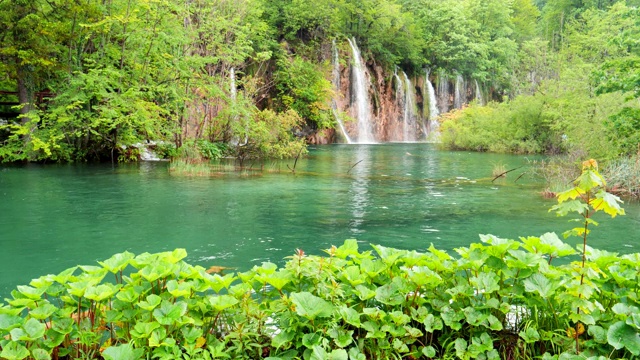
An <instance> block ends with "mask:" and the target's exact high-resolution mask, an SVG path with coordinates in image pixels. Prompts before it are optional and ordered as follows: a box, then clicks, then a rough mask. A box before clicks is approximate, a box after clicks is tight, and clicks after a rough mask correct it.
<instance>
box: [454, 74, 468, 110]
mask: <svg viewBox="0 0 640 360" xmlns="http://www.w3.org/2000/svg"><path fill="white" fill-rule="evenodd" d="M464 87H465V86H464V78H463V77H462V75H458V76H456V87H455V93H454V98H453V106H454V107H455V108H456V109H460V108H461V107H462V104H464Z"/></svg>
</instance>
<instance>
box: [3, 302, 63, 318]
mask: <svg viewBox="0 0 640 360" xmlns="http://www.w3.org/2000/svg"><path fill="white" fill-rule="evenodd" d="M56 310H58V308H57V307H55V306H53V305H51V304H49V303H48V302H45V303H40V304H39V306H38V307H37V308H35V309H33V310H31V311H29V315H31V317H33V318H35V319H38V320H44V319H46V318H48V317H49V316H51V315H52V314H53V313H54V312H56ZM0 316H2V315H0Z"/></svg>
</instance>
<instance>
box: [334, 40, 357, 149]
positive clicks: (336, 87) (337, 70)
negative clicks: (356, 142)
mask: <svg viewBox="0 0 640 360" xmlns="http://www.w3.org/2000/svg"><path fill="white" fill-rule="evenodd" d="M331 46H332V50H333V71H332V75H333V79H332V82H333V89H334V90H335V92H336V94H339V93H340V58H339V56H338V48H337V46H336V41H335V40H332V41H331ZM331 111H332V112H333V116H334V117H335V118H336V122H337V123H338V128H339V129H340V133H342V136H343V137H344V139H345V141H346V142H347V144H351V143H352V141H351V138H350V137H349V134H348V133H347V130H346V129H345V128H344V123H343V122H342V118H340V114H339V112H338V104H337V103H336V99H331Z"/></svg>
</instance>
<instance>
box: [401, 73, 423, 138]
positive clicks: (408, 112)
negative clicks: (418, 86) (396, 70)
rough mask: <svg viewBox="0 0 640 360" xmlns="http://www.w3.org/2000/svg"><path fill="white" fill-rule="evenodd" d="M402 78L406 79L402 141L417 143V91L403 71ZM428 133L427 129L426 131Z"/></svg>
mask: <svg viewBox="0 0 640 360" xmlns="http://www.w3.org/2000/svg"><path fill="white" fill-rule="evenodd" d="M402 76H403V78H404V86H405V91H404V98H405V100H404V111H403V117H402V120H403V127H402V137H403V138H402V140H403V141H416V140H417V137H416V104H415V102H416V101H415V97H416V95H415V90H414V88H413V85H412V84H411V80H409V77H408V76H407V74H406V73H405V72H404V71H403V72H402ZM425 133H426V129H425Z"/></svg>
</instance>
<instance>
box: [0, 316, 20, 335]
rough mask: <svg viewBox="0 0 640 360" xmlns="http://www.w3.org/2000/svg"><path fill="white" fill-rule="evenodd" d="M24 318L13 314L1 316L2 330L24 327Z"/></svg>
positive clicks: (0, 327) (0, 324) (0, 328)
mask: <svg viewBox="0 0 640 360" xmlns="http://www.w3.org/2000/svg"><path fill="white" fill-rule="evenodd" d="M23 322H24V320H23V318H22V317H20V316H16V315H11V314H0V330H5V331H7V330H11V329H15V328H17V327H20V326H22V323H23Z"/></svg>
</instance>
